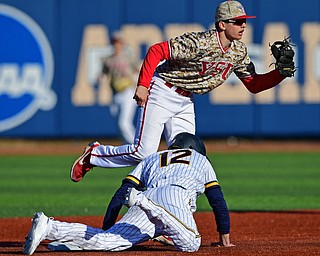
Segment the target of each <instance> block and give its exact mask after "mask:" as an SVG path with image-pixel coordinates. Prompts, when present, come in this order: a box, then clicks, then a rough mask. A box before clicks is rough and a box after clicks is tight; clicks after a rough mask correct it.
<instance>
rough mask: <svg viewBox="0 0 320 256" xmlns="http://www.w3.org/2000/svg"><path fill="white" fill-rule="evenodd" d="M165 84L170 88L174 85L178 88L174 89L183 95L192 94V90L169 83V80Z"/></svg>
mask: <svg viewBox="0 0 320 256" xmlns="http://www.w3.org/2000/svg"><path fill="white" fill-rule="evenodd" d="M165 85H166V86H168V87H169V88H170V89H171V88H172V87H175V88H176V89H175V90H174V91H175V92H176V93H178V94H180V95H182V96H185V97H189V96H190V95H191V94H192V92H189V91H185V90H183V89H181V88H179V87H176V86H174V85H171V84H169V83H167V82H166V83H165Z"/></svg>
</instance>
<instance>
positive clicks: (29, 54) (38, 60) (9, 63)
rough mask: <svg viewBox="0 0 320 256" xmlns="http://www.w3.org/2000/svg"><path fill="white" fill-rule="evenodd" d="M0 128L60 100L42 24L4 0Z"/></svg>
mask: <svg viewBox="0 0 320 256" xmlns="http://www.w3.org/2000/svg"><path fill="white" fill-rule="evenodd" d="M0 27H1V29H0V38H1V40H0V109H1V110H0V132H2V131H6V130H10V129H11V128H14V127H17V126H19V125H21V124H22V123H24V122H26V121H27V120H29V119H30V118H32V117H33V116H34V115H35V114H36V112H37V111H38V110H44V111H49V110H51V109H53V108H54V107H55V105H56V102H57V97H56V94H55V93H54V92H53V91H52V89H51V84H52V79H53V70H54V63H53V54H52V50H51V47H50V44H49V42H48V40H47V38H46V36H45V34H44V33H43V31H42V30H41V28H40V27H39V26H38V25H37V24H36V23H35V21H34V20H32V19H31V18H30V17H29V16H28V15H26V14H25V13H23V12H21V11H20V10H18V9H16V8H13V7H10V6H8V5H3V4H0Z"/></svg>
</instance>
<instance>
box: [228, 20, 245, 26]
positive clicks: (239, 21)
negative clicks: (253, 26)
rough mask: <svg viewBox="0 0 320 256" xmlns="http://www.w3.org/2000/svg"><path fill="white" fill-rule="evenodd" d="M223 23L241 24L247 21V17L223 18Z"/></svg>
mask: <svg viewBox="0 0 320 256" xmlns="http://www.w3.org/2000/svg"><path fill="white" fill-rule="evenodd" d="M223 22H225V23H232V24H235V25H242V24H243V23H247V19H229V20H223Z"/></svg>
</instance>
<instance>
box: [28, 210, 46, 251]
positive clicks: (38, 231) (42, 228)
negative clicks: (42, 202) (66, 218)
mask: <svg viewBox="0 0 320 256" xmlns="http://www.w3.org/2000/svg"><path fill="white" fill-rule="evenodd" d="M49 221H50V219H49V218H48V217H47V216H46V215H45V214H44V213H43V212H37V213H35V214H34V216H33V219H32V226H31V229H30V231H29V233H28V235H27V237H26V242H25V244H24V247H23V253H24V254H28V255H31V254H33V253H34V251H35V250H36V249H37V247H38V245H39V244H40V243H41V241H42V240H44V239H45V238H46V235H47V227H48V223H49Z"/></svg>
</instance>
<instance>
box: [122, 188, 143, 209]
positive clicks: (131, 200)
mask: <svg viewBox="0 0 320 256" xmlns="http://www.w3.org/2000/svg"><path fill="white" fill-rule="evenodd" d="M140 193H141V191H139V190H136V189H135V188H128V191H127V193H126V196H125V200H124V205H125V206H127V207H131V206H132V205H134V204H135V203H136V197H137V195H139V194H140Z"/></svg>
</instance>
